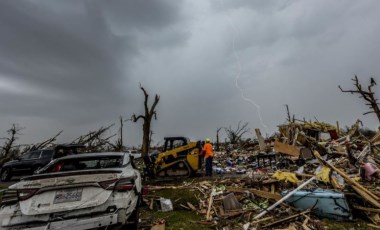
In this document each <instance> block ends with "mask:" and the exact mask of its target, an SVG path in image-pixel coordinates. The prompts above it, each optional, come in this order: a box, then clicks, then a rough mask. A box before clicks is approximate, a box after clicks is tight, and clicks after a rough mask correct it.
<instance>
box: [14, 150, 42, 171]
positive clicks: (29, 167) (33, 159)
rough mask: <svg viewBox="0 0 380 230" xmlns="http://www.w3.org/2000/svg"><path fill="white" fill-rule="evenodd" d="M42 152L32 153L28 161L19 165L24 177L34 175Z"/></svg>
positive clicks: (23, 161)
mask: <svg viewBox="0 0 380 230" xmlns="http://www.w3.org/2000/svg"><path fill="white" fill-rule="evenodd" d="M41 152H42V151H41V150H38V151H33V152H31V154H30V156H29V158H28V159H25V160H22V161H21V164H20V165H19V168H20V171H19V173H21V172H22V174H23V175H29V174H31V173H33V171H34V167H35V165H36V163H38V161H39V159H40V157H41Z"/></svg>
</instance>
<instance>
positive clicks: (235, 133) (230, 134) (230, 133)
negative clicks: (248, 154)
mask: <svg viewBox="0 0 380 230" xmlns="http://www.w3.org/2000/svg"><path fill="white" fill-rule="evenodd" d="M247 126H248V122H245V123H244V124H242V122H241V121H239V123H238V126H237V128H236V129H233V128H232V127H231V126H229V127H228V128H224V130H225V131H226V133H227V138H228V139H229V140H230V143H231V144H237V143H238V142H239V141H240V140H241V137H242V136H243V135H244V134H246V133H247V132H249V128H248V127H247Z"/></svg>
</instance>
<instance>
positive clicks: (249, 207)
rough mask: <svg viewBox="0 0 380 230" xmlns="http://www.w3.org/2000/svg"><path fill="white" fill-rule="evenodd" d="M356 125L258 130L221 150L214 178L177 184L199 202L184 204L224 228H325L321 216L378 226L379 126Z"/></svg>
mask: <svg viewBox="0 0 380 230" xmlns="http://www.w3.org/2000/svg"><path fill="white" fill-rule="evenodd" d="M358 130H359V121H358V122H357V123H356V124H355V125H353V126H352V128H351V129H350V130H348V132H346V133H342V132H341V131H340V130H339V128H336V127H334V126H332V125H329V124H326V123H321V122H297V123H296V122H292V123H289V124H287V125H283V126H280V133H279V134H278V135H276V136H275V137H271V138H269V139H264V138H263V137H262V136H261V134H260V131H259V130H256V133H257V136H258V144H257V145H256V146H254V147H253V148H252V146H251V147H250V149H239V150H231V149H227V150H226V151H223V152H219V153H217V154H216V156H217V157H216V158H215V161H214V163H215V166H214V170H215V172H216V173H217V174H220V175H222V176H221V177H217V178H218V179H217V180H214V181H212V180H211V181H210V180H208V181H198V182H193V183H190V184H185V185H183V186H179V187H178V186H175V187H174V189H181V188H182V189H183V188H187V189H193V190H194V192H195V196H196V197H197V199H198V201H199V202H198V203H197V204H191V203H189V202H187V203H186V204H181V207H183V208H184V209H188V210H191V211H194V212H197V213H198V214H200V215H203V216H204V221H200V222H199V223H201V224H207V225H213V226H219V227H224V228H225V229H228V227H229V226H230V227H231V228H235V227H236V226H237V225H241V229H273V228H281V227H282V228H286V229H323V226H322V225H323V224H322V222H321V221H320V219H321V218H330V219H333V220H336V221H342V220H343V221H347V220H354V219H356V218H362V219H364V220H368V225H369V226H371V227H374V228H380V216H379V213H380V186H379V184H380V183H379V182H380V180H379V179H380V177H379V175H380V174H379V170H378V168H379V167H378V164H379V163H380V157H379V155H378V154H379V152H380V151H379V149H378V148H377V145H379V144H380V132H379V133H377V134H376V135H375V136H373V137H372V138H370V139H367V138H366V137H364V136H363V135H360V133H358ZM230 174H232V175H234V174H242V175H240V176H230V177H229V176H227V177H226V176H225V175H230ZM156 188H157V187H156ZM150 189H155V188H154V187H152V188H150ZM378 224H379V226H377V225H378Z"/></svg>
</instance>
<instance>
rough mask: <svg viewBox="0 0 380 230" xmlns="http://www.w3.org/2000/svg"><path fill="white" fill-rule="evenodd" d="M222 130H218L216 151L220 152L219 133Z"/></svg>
mask: <svg viewBox="0 0 380 230" xmlns="http://www.w3.org/2000/svg"><path fill="white" fill-rule="evenodd" d="M221 129H222V128H217V129H216V151H219V132H220V130H221Z"/></svg>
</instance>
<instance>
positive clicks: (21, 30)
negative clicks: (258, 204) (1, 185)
mask: <svg viewBox="0 0 380 230" xmlns="http://www.w3.org/2000/svg"><path fill="white" fill-rule="evenodd" d="M379 12H380V1H377V0H372V1H371V0H363V1H349V0H347V1H344V0H335V1H327V0H324V1H323V0H310V1H302V0H295V1H285V0H284V1H280V0H278V1H270V0H257V1H254V0H214V1H206V0H187V1H186V0H183V1H181V0H171V1H168V0H135V1H128V0H125V1H121V0H103V1H99V0H87V1H82V0H65V1H63V0H61V1H57V0H56V1H53V0H28V1H27V0H17V1H15V0H2V1H0V106H1V108H0V117H1V119H0V134H1V135H0V136H5V135H6V130H7V129H8V128H9V127H10V126H11V124H12V123H17V124H19V125H20V126H21V127H25V129H24V130H23V131H22V133H23V135H22V137H21V138H20V139H19V140H18V142H19V143H33V142H39V141H42V140H44V139H46V138H49V137H50V136H52V135H54V134H55V133H57V132H58V131H59V130H63V134H62V135H61V136H60V138H59V140H58V141H59V142H61V143H64V142H69V141H71V140H73V139H75V138H76V137H78V136H79V135H81V134H85V133H87V132H88V131H90V130H96V129H98V128H99V127H100V126H107V125H110V124H112V123H116V122H118V117H119V116H121V115H122V116H123V117H124V118H125V119H127V118H130V117H131V115H132V114H133V113H136V114H140V113H141V112H142V111H143V93H142V91H141V90H140V89H139V83H141V84H142V85H143V86H144V87H145V88H146V90H147V91H148V93H149V94H150V95H151V101H150V103H152V100H153V97H154V94H159V95H160V97H161V99H160V102H159V104H158V106H157V114H158V116H157V118H158V120H157V121H154V122H153V126H152V129H153V132H154V135H153V143H158V142H159V141H160V140H162V139H163V137H164V136H170V135H181V136H188V137H190V138H192V139H203V138H205V137H211V139H213V140H214V139H215V133H216V129H217V128H218V127H225V126H230V125H231V126H232V127H236V126H237V124H238V122H239V121H243V122H249V127H250V129H251V131H252V133H250V134H249V135H247V136H246V137H250V136H253V133H254V128H260V129H261V130H262V133H264V134H265V133H268V134H271V133H273V132H274V131H276V130H277V127H276V126H277V125H279V124H281V123H284V122H285V120H286V110H285V106H284V105H285V104H288V105H289V107H290V110H291V113H294V114H296V116H297V117H298V118H301V119H302V118H306V119H312V120H314V117H316V118H317V119H318V120H320V121H326V122H330V123H334V124H335V122H336V121H339V122H340V124H341V126H342V127H344V126H345V125H351V124H352V123H353V122H354V121H355V120H356V119H357V118H360V119H361V120H362V121H363V122H364V126H366V127H369V128H372V129H377V127H378V126H379V124H378V121H377V119H376V117H375V116H374V115H367V116H363V115H362V114H363V113H364V112H366V111H367V108H366V107H365V105H364V104H363V102H362V101H361V100H360V99H359V98H358V97H357V96H355V95H350V94H343V93H341V92H340V91H339V89H338V85H341V86H342V87H343V88H346V89H350V88H352V82H351V80H350V79H351V78H352V77H353V76H354V75H355V74H357V75H358V76H359V79H360V80H361V81H362V82H363V84H365V85H366V84H367V83H368V82H369V78H370V77H374V78H375V80H377V81H378V82H379V84H380V78H379V76H380V65H379V60H380V42H379V37H380V23H379V21H380V14H379ZM379 88H380V85H379V86H376V87H375V92H376V94H377V95H378V97H380V90H379ZM260 114H261V115H260ZM260 117H261V119H260ZM141 127H142V123H140V122H139V123H131V122H127V124H126V125H125V129H124V130H125V133H124V137H125V139H124V142H126V143H127V145H129V146H130V145H139V144H141V139H142V136H141V135H142V132H141V129H142V128H141ZM115 132H117V127H115V129H113V130H112V131H111V132H110V133H109V134H111V133H115ZM223 138H224V137H223Z"/></svg>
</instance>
